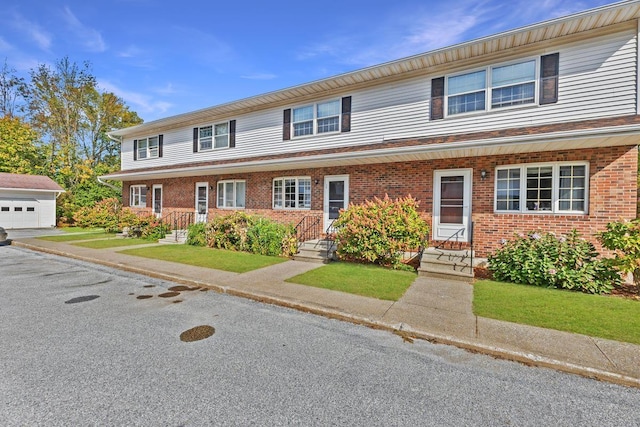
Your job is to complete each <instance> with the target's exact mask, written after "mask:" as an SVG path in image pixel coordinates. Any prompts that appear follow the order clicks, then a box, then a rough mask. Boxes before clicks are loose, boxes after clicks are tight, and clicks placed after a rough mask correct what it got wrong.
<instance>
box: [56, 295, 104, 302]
mask: <svg viewBox="0 0 640 427" xmlns="http://www.w3.org/2000/svg"><path fill="white" fill-rule="evenodd" d="M96 298H100V295H85V296H83V297H75V298H71V299H70V300H69V301H65V302H64V303H65V304H75V303H77V302H86V301H91V300H94V299H96Z"/></svg>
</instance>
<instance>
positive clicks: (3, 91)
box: [0, 60, 27, 117]
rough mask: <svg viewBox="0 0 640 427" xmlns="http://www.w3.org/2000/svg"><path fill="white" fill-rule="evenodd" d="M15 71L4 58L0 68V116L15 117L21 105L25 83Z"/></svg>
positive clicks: (25, 87) (25, 88)
mask: <svg viewBox="0 0 640 427" xmlns="http://www.w3.org/2000/svg"><path fill="white" fill-rule="evenodd" d="M15 73H16V70H14V69H12V68H9V66H8V65H7V61H6V60H5V61H4V65H3V67H2V69H1V70H0V117H15V116H16V114H17V112H18V111H19V110H20V109H21V107H22V105H21V101H22V100H23V99H24V94H25V93H26V90H27V85H26V83H25V81H24V79H23V78H21V77H17V76H16V75H15Z"/></svg>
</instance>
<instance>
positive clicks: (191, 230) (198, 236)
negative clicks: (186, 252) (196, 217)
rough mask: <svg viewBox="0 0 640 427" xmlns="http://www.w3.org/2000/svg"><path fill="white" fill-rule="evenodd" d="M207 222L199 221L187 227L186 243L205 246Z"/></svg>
mask: <svg viewBox="0 0 640 427" xmlns="http://www.w3.org/2000/svg"><path fill="white" fill-rule="evenodd" d="M206 231H207V224H205V223H204V222H199V223H196V224H191V225H190V226H189V227H188V228H187V245H192V246H207V233H206Z"/></svg>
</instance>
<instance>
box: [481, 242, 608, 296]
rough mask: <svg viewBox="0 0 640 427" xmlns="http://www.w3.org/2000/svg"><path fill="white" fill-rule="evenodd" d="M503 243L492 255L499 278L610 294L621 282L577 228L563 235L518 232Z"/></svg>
mask: <svg viewBox="0 0 640 427" xmlns="http://www.w3.org/2000/svg"><path fill="white" fill-rule="evenodd" d="M503 243H504V244H503V246H502V248H500V249H498V250H497V251H495V252H494V253H493V254H491V255H490V256H489V269H490V270H491V271H492V272H493V277H494V278H495V279H496V280H501V281H505V282H513V283H521V284H524V285H534V286H543V287H547V288H561V289H570V290H578V291H582V292H588V293H594V294H596V293H608V292H610V291H611V289H613V288H614V286H615V285H618V284H619V283H620V275H619V274H618V272H617V271H616V270H615V269H614V268H612V267H611V265H610V264H609V263H608V262H607V261H606V260H602V259H597V258H596V257H597V256H598V253H597V252H596V250H595V247H594V246H593V244H592V243H590V242H588V241H586V240H585V239H583V238H581V237H580V235H579V234H578V232H577V231H576V230H573V231H571V233H569V234H567V235H566V236H561V237H556V235H555V234H553V233H544V234H543V233H530V234H529V235H526V236H525V235H517V236H515V237H514V239H512V240H509V241H505V242H503Z"/></svg>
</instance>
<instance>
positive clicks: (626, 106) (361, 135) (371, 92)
mask: <svg viewBox="0 0 640 427" xmlns="http://www.w3.org/2000/svg"><path fill="white" fill-rule="evenodd" d="M553 52H559V54H560V64H559V68H560V78H559V88H558V102H557V103H555V104H549V105H537V104H527V105H519V106H517V107H514V108H511V107H509V108H497V109H494V110H491V111H484V112H476V113H473V114H460V115H454V116H449V117H446V118H445V119H442V120H434V121H430V120H429V99H430V96H431V85H430V82H431V78H434V77H440V76H442V75H445V74H447V75H454V74H456V73H457V74H460V73H465V72H471V71H473V70H477V69H478V68H479V66H480V67H482V66H484V67H487V66H492V65H500V64H501V63H515V62H518V61H521V60H525V59H528V58H532V57H534V56H535V57H536V58H539V56H540V55H543V54H546V53H553ZM636 68H637V56H636V34H635V32H634V31H626V30H625V31H623V32H619V33H615V34H611V35H605V36H601V37H598V38H594V39H590V40H586V41H580V42H576V43H574V44H571V45H565V46H560V47H558V48H557V49H553V47H549V46H545V50H544V51H543V50H540V51H538V52H532V51H528V52H527V54H526V55H525V56H518V55H514V56H513V57H509V58H505V62H500V63H498V62H495V61H492V62H491V63H485V64H478V65H476V66H470V67H465V68H461V69H451V70H447V71H446V72H445V73H438V74H435V75H425V76H421V77H414V78H411V79H407V80H399V81H396V82H392V83H386V84H384V85H379V86H376V87H370V88H364V89H360V90H355V91H354V90H349V91H347V92H345V93H344V94H343V95H347V94H348V95H349V96H352V106H351V107H352V108H351V132H348V133H340V132H328V133H322V134H317V135H315V136H314V137H313V138H302V137H301V138H293V140H292V141H291V143H286V144H283V143H282V125H283V116H282V107H274V108H270V109H266V110H260V111H255V112H250V113H246V114H242V115H234V117H237V126H236V140H235V141H236V147H235V148H234V149H233V150H209V151H206V152H201V153H193V149H192V143H193V127H189V126H183V127H180V128H174V129H163V130H162V133H163V134H164V148H163V157H162V158H154V159H147V160H146V161H144V162H134V161H133V155H132V153H131V151H132V149H133V139H136V138H137V135H133V136H131V137H129V138H126V139H125V141H124V143H123V145H122V150H123V155H122V170H131V169H137V168H146V167H156V166H165V165H166V166H169V165H179V164H186V163H193V162H205V161H223V160H230V159H242V158H248V157H254V156H266V155H281V154H288V153H301V152H304V151H312V150H320V149H327V150H331V149H336V148H344V147H349V146H359V145H366V144H372V143H376V142H383V141H385V140H389V139H397V138H413V137H416V136H420V137H433V136H442V135H447V134H452V133H455V134H464V133H472V132H481V131H488V130H499V129H506V128H518V127H527V126H538V125H545V124H554V123H565V122H572V121H582V120H589V119H596V118H606V117H615V116H623V115H633V114H636V86H637V80H636ZM449 71H450V73H449ZM319 101H322V100H319ZM306 105H311V103H309V104H306ZM292 116H293V114H292ZM224 119H225V118H223V117H220V118H212V119H211V121H210V122H209V123H211V122H216V123H221V122H223V121H224ZM197 125H198V124H196V125H195V126H197ZM206 125H207V122H203V123H200V126H206ZM292 135H293V133H292ZM143 136H144V135H143Z"/></svg>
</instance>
